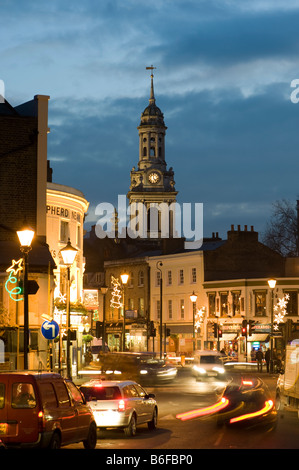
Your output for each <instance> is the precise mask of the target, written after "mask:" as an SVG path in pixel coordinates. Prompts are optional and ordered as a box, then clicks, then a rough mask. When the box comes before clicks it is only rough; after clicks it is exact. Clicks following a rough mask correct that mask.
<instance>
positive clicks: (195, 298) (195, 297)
mask: <svg viewBox="0 0 299 470" xmlns="http://www.w3.org/2000/svg"><path fill="white" fill-rule="evenodd" d="M190 300H191V302H192V309H193V317H192V319H193V330H192V331H193V351H195V309H196V300H197V295H196V294H195V292H194V291H193V292H192V294H191V295H190Z"/></svg>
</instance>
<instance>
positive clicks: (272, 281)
mask: <svg viewBox="0 0 299 470" xmlns="http://www.w3.org/2000/svg"><path fill="white" fill-rule="evenodd" d="M268 285H269V287H270V289H271V291H272V296H271V298H272V304H271V337H270V372H271V373H273V314H274V289H275V286H276V279H269V280H268Z"/></svg>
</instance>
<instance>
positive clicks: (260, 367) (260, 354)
mask: <svg viewBox="0 0 299 470" xmlns="http://www.w3.org/2000/svg"><path fill="white" fill-rule="evenodd" d="M255 358H256V361H257V370H258V372H263V359H264V354H263V351H262V350H261V348H260V349H259V350H258V351H257V352H256V355H255Z"/></svg>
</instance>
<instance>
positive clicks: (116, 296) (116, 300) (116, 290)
mask: <svg viewBox="0 0 299 470" xmlns="http://www.w3.org/2000/svg"><path fill="white" fill-rule="evenodd" d="M111 284H112V287H113V291H112V293H111V297H112V298H111V300H110V306H111V307H113V308H121V307H122V306H123V304H122V302H121V298H122V287H121V283H120V281H119V279H116V278H115V277H113V276H111Z"/></svg>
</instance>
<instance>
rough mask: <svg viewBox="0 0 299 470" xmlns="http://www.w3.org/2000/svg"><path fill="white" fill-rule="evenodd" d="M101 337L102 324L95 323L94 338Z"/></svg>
mask: <svg viewBox="0 0 299 470" xmlns="http://www.w3.org/2000/svg"><path fill="white" fill-rule="evenodd" d="M102 336H103V322H102V321H97V322H96V338H101V337H102Z"/></svg>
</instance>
